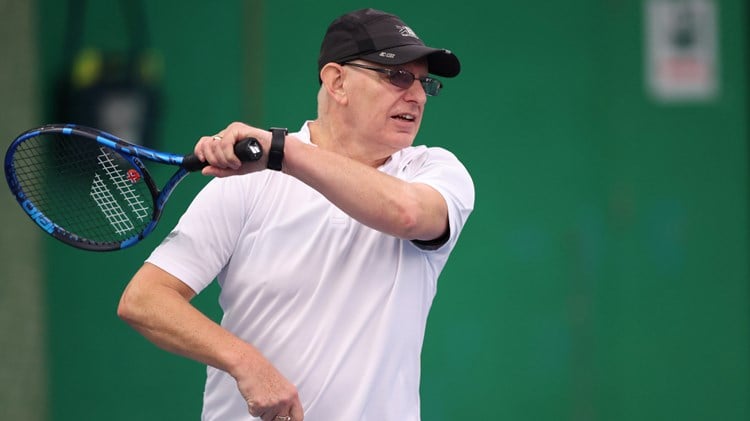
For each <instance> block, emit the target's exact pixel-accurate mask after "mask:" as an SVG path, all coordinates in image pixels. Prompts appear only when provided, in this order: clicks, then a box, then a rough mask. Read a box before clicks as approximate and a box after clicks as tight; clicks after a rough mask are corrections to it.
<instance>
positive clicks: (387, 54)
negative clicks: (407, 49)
mask: <svg viewBox="0 0 750 421" xmlns="http://www.w3.org/2000/svg"><path fill="white" fill-rule="evenodd" d="M378 55H379V56H380V57H383V58H394V57H396V55H395V54H393V53H387V52H385V51H383V52H381V53H380V54H378Z"/></svg>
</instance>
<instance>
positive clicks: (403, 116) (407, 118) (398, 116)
mask: <svg viewBox="0 0 750 421" xmlns="http://www.w3.org/2000/svg"><path fill="white" fill-rule="evenodd" d="M392 118H395V119H398V120H404V121H415V120H416V119H417V117H416V116H414V114H408V113H404V114H396V115H394V116H393V117H392Z"/></svg>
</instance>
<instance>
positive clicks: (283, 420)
mask: <svg viewBox="0 0 750 421" xmlns="http://www.w3.org/2000/svg"><path fill="white" fill-rule="evenodd" d="M274 419H275V420H279V421H292V417H290V416H289V415H277V416H276V418H274Z"/></svg>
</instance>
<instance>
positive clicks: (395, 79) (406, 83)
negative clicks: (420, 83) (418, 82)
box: [388, 70, 414, 89]
mask: <svg viewBox="0 0 750 421" xmlns="http://www.w3.org/2000/svg"><path fill="white" fill-rule="evenodd" d="M388 80H389V81H390V82H391V83H392V84H394V85H396V86H398V87H399V88H401V89H409V88H410V87H411V84H412V83H414V75H413V74H411V73H409V72H407V71H406V70H396V71H395V72H391V74H390V75H388Z"/></svg>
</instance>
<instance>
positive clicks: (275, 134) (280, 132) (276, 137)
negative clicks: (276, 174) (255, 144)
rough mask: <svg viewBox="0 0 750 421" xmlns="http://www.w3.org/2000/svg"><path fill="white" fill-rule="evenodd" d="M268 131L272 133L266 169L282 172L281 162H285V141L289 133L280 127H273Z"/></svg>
mask: <svg viewBox="0 0 750 421" xmlns="http://www.w3.org/2000/svg"><path fill="white" fill-rule="evenodd" d="M268 130H269V131H270V132H271V149H269V150H268V165H266V168H268V169H270V170H275V171H281V161H283V160H284V140H285V138H286V135H287V133H289V131H288V130H287V129H280V128H278V127H271V128H270V129H268Z"/></svg>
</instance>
